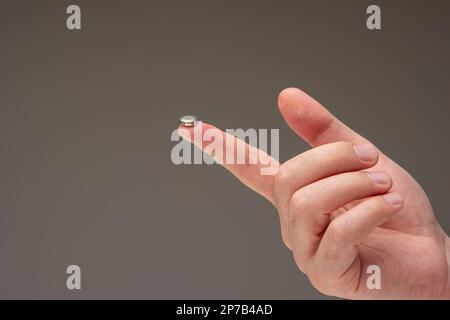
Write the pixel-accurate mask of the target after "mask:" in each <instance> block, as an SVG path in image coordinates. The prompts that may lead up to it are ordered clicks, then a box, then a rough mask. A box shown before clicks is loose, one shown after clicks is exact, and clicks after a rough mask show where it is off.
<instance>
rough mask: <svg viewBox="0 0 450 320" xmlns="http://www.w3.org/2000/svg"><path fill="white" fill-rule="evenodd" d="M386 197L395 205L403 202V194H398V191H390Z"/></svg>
mask: <svg viewBox="0 0 450 320" xmlns="http://www.w3.org/2000/svg"><path fill="white" fill-rule="evenodd" d="M384 199H386V201H387V202H389V203H390V204H393V205H399V204H401V203H402V201H403V200H402V196H401V195H400V194H398V193H397V192H390V193H388V194H386V195H384Z"/></svg>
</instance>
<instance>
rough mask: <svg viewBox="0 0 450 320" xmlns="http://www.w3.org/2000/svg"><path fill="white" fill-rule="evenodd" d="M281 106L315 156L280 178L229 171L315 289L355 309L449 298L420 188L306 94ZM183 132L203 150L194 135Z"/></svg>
mask: <svg viewBox="0 0 450 320" xmlns="http://www.w3.org/2000/svg"><path fill="white" fill-rule="evenodd" d="M278 103H279V108H280V111H281V114H282V115H283V117H284V119H285V121H286V122H287V124H288V125H289V126H290V127H291V128H292V130H293V131H294V132H295V133H296V134H298V135H299V136H300V137H301V138H302V139H304V140H305V141H306V142H308V143H309V144H310V145H311V146H312V147H313V148H312V149H311V150H308V151H306V152H304V153H302V154H299V155H298V156H296V157H294V158H292V159H290V160H288V161H287V162H285V163H283V164H282V165H281V166H280V167H279V170H278V172H277V173H276V174H275V175H261V170H260V169H261V167H262V164H261V163H257V164H248V162H247V164H223V166H224V167H225V168H226V169H228V170H229V171H230V172H231V173H233V174H234V175H235V176H236V177H237V178H238V179H239V180H241V181H242V182H243V183H244V184H245V185H247V186H249V187H250V188H251V189H253V190H255V191H256V192H258V193H260V194H261V195H263V196H264V197H265V198H267V199H268V200H269V201H270V202H271V203H272V204H273V205H274V206H275V207H276V208H277V209H278V212H279V216H280V222H281V233H282V238H283V241H284V243H285V244H286V246H287V247H288V248H289V249H290V250H292V252H293V256H294V259H295V262H296V263H297V265H298V267H299V269H300V270H301V271H302V272H304V273H305V274H306V275H307V276H308V278H309V280H310V281H311V283H312V284H313V285H314V287H315V288H317V289H318V290H319V291H320V292H322V293H324V294H327V295H333V296H338V297H344V298H351V299H372V298H380V299H383V298H387V299H414V298H417V299H434V298H437V299H439V298H444V299H445V298H450V276H449V274H450V271H449V261H450V240H449V237H448V236H447V235H446V234H445V232H444V231H443V230H442V229H441V227H440V226H439V224H438V223H437V221H436V219H435V216H434V213H433V209H432V207H431V205H430V202H429V200H428V198H427V196H426V194H425V193H424V191H423V190H422V188H421V187H420V185H419V184H418V183H417V182H416V181H415V180H414V178H413V177H411V176H410V175H409V174H408V173H407V172H406V171H405V170H404V169H402V168H401V167H400V166H399V165H397V164H396V163H395V162H393V161H392V160H391V159H389V158H388V157H387V156H386V155H384V154H383V153H382V152H381V151H379V150H378V149H377V148H376V147H375V146H373V145H372V144H371V143H370V142H369V141H368V140H367V139H365V138H364V137H362V136H360V135H359V134H357V133H356V132H354V131H353V130H351V129H350V128H348V127H347V126H346V125H345V124H343V123H342V122H340V121H339V120H338V119H336V118H335V117H334V116H333V115H332V114H331V113H330V112H329V111H327V110H326V109H325V108H324V107H323V106H321V105H320V104H319V103H318V102H317V101H315V100H314V99H313V98H311V97H309V96H308V95H307V94H306V93H304V92H302V91H300V90H299V89H286V90H284V91H283V92H281V94H280V96H279V101H278ZM202 126H203V130H205V129H211V128H214V127H213V126H211V125H209V124H205V123H203V124H202ZM180 129H181V128H180ZM182 129H183V130H179V133H180V135H181V136H182V137H183V138H185V139H187V140H189V141H191V142H195V141H193V128H190V129H186V128H182ZM221 134H223V135H224V138H225V137H227V138H231V137H230V136H229V135H228V134H226V133H224V132H221ZM235 142H236V143H237V144H243V143H244V142H242V141H241V140H238V139H236V141H235ZM196 144H197V146H198V147H200V148H202V149H203V148H204V147H205V142H202V141H200V142H196ZM246 149H247V151H248V154H258V155H260V156H261V155H263V157H266V159H265V160H267V157H269V156H268V155H265V154H264V153H262V152H260V151H258V150H257V149H255V148H253V147H251V146H248V145H246ZM211 156H213V158H215V159H216V160H223V159H222V158H223V155H222V154H220V153H215V154H211ZM269 161H271V162H272V163H273V164H278V163H277V162H276V160H274V159H271V158H270V159H269ZM221 162H224V161H221ZM264 164H265V166H266V165H267V162H264ZM370 265H377V266H379V267H380V270H381V289H379V290H378V289H369V288H368V287H367V285H366V281H367V277H368V276H369V275H368V274H367V273H366V270H367V267H368V266H370Z"/></svg>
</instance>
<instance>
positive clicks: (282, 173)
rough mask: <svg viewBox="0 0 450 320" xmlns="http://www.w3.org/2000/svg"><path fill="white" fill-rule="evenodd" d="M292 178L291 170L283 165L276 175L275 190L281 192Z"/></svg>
mask: <svg viewBox="0 0 450 320" xmlns="http://www.w3.org/2000/svg"><path fill="white" fill-rule="evenodd" d="M289 177H290V170H289V168H288V166H287V165H286V164H282V165H281V166H280V167H279V169H278V171H277V173H276V174H275V178H274V180H275V188H276V190H279V189H281V188H282V186H284V185H285V184H286V182H287V181H288V180H289Z"/></svg>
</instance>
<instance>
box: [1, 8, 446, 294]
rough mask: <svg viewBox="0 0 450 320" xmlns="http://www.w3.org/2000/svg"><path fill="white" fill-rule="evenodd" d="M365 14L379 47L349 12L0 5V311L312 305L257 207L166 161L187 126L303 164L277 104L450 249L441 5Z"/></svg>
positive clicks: (228, 179)
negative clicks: (373, 168)
mask: <svg viewBox="0 0 450 320" xmlns="http://www.w3.org/2000/svg"><path fill="white" fill-rule="evenodd" d="M73 3H76V4H78V5H79V6H80V7H81V10H82V30H81V31H68V30H67V28H66V21H65V20H66V17H67V16H66V8H67V6H68V5H70V4H73ZM376 3H377V4H378V5H379V6H380V7H381V9H382V30H381V31H369V30H368V29H367V28H366V18H367V14H366V13H365V11H366V8H367V7H368V6H369V5H370V4H373V3H372V1H365V0H360V1H358V0H352V1H351V0H346V1H333V0H329V1H323V0H320V1H318V0H314V1H312V0H310V1H306V0H305V1H300V0H295V1H285V0H282V1H279V0H276V1H275V0H273V1H250V0H245V1H221V0H220V1H219V0H215V1H206V0H205V1H199V0H191V1H167V0H164V1H162V0H161V1H155V0H152V1H125V0H122V1H87V0H77V1H65V0H64V1H60V0H58V1H56V0H55V1H24V0H19V1H2V2H1V4H0V36H1V38H0V39H1V41H2V43H1V45H0V179H1V180H0V181H1V183H0V298H63V299H72V298H73V299H77V298H88V299H91V298H105V299H107V298H127V299H128V298H140V299H163V298H181V299H197V298H202V299H214V298H218V299H221V298H231V299H244V298H245V299H247V298H248V299H315V298H321V299H322V298H326V297H325V296H323V295H321V294H320V293H318V292H317V291H316V290H315V289H314V288H313V287H312V286H311V285H310V284H309V282H308V280H307V278H306V277H305V276H304V275H302V274H301V273H300V271H299V270H298V269H297V267H296V266H295V263H294V261H293V259H292V256H291V253H290V252H289V251H288V250H287V249H286V248H285V247H284V245H283V244H282V242H281V239H280V230H279V222H278V217H277V212H276V211H275V209H274V208H272V207H271V206H270V204H269V203H268V202H267V201H265V200H264V199H263V198H261V197H260V196H258V195H257V194H255V193H253V192H252V191H251V190H249V189H247V188H246V187H244V186H243V185H241V184H240V183H239V182H238V181H237V180H236V179H235V178H234V177H232V176H231V175H230V174H228V173H227V172H225V171H224V170H223V169H222V168H221V167H219V166H217V165H215V166H214V165H213V166H206V165H203V166H200V165H197V166H194V165H191V166H189V165H182V166H176V165H174V164H173V163H172V162H171V159H170V152H171V149H172V147H173V146H174V143H173V142H171V141H170V135H171V132H172V130H173V129H174V128H176V127H177V126H178V118H179V117H180V116H181V115H184V114H194V115H197V116H198V117H199V118H200V119H203V120H205V121H208V122H210V123H214V124H216V125H217V126H219V127H221V128H256V129H258V128H266V129H270V128H279V129H280V152H281V154H280V157H281V161H286V160H287V159H289V158H291V157H293V156H295V155H297V154H299V153H301V152H303V151H305V150H307V149H308V147H307V146H306V144H305V143H304V142H302V141H301V140H300V139H299V138H298V137H296V136H295V134H294V133H293V132H292V131H290V129H289V128H288V127H287V126H286V124H285V123H284V122H283V120H282V119H281V117H280V115H279V113H278V109H277V106H276V99H277V95H278V92H279V91H280V90H281V89H283V88H285V87H290V86H296V87H300V88H302V89H304V90H305V91H307V92H309V93H310V94H311V95H312V96H313V97H315V98H316V99H317V100H319V101H320V102H322V103H323V104H324V105H325V106H327V107H328V108H329V109H330V110H331V111H332V112H333V113H334V114H336V115H337V116H338V117H339V118H340V119H342V120H343V121H344V122H345V123H347V124H348V125H349V126H351V127H352V128H354V129H355V130H357V131H359V132H360V133H362V134H363V135H365V136H366V137H367V138H369V139H370V140H372V141H373V142H374V143H375V144H376V145H377V146H379V147H380V148H381V149H382V150H383V151H385V153H386V154H388V155H389V156H391V157H392V158H393V159H394V160H396V161H397V162H398V163H399V164H400V165H402V166H403V167H404V168H405V169H406V170H408V171H409V172H410V173H411V174H412V175H413V176H414V177H415V178H416V179H417V180H418V181H419V183H420V184H421V185H422V186H423V188H424V189H425V190H426V192H427V193H428V195H429V197H430V198H431V201H432V203H433V206H434V209H435V212H436V215H437V216H438V219H439V221H440V223H441V224H442V226H443V228H444V229H445V230H446V231H447V233H448V232H449V228H450V216H449V209H450V204H449V199H448V192H449V181H450V166H449V165H448V164H449V163H450V150H449V147H448V146H449V136H450V126H449V124H448V123H449V107H450V93H449V84H450V62H449V56H450V42H449V41H448V35H449V33H450V2H449V1H446V0H444V1H437V0H433V1H425V0H422V1H406V0H403V1H400V0H398V1H383V0H378V1H377V2H376ZM71 264H76V265H79V266H80V267H81V270H82V290H81V291H69V290H67V289H66V286H65V282H66V277H67V275H66V273H65V271H66V267H67V266H69V265H71Z"/></svg>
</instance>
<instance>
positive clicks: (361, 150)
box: [353, 144, 378, 161]
mask: <svg viewBox="0 0 450 320" xmlns="http://www.w3.org/2000/svg"><path fill="white" fill-rule="evenodd" d="M353 148H354V149H355V152H356V154H357V155H358V157H359V158H360V159H361V160H362V161H373V160H375V159H376V158H377V154H378V151H377V150H376V149H375V148H374V147H373V146H371V145H370V144H356V145H354V146H353Z"/></svg>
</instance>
